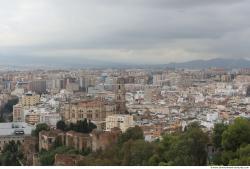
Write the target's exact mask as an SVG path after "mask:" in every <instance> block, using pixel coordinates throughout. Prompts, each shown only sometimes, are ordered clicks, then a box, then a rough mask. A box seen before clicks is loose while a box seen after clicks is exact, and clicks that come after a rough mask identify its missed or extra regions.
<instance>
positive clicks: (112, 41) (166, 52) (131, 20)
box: [0, 0, 250, 63]
mask: <svg viewBox="0 0 250 169" xmlns="http://www.w3.org/2000/svg"><path fill="white" fill-rule="evenodd" d="M249 17H250V1H249V0H0V57H1V59H3V57H12V58H15V59H17V60H22V58H24V57H25V58H27V57H28V58H30V59H34V60H35V59H36V58H39V57H44V58H59V59H63V58H69V57H72V58H74V59H77V58H81V60H82V59H83V58H88V59H97V60H106V61H114V62H116V61H117V62H135V63H168V62H182V61H187V60H194V59H209V58H217V57H231V58H232V57H234V58H239V57H242V58H248V57H250V55H249V54H250V20H249ZM79 60H80V59H79Z"/></svg>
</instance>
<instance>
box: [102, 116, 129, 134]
mask: <svg viewBox="0 0 250 169" xmlns="http://www.w3.org/2000/svg"><path fill="white" fill-rule="evenodd" d="M114 127H119V128H120V129H121V130H122V132H125V131H126V130H127V129H128V128H130V127H134V120H133V116H132V115H122V114H115V115H112V116H108V117H106V130H107V131H111V129H112V128H114Z"/></svg>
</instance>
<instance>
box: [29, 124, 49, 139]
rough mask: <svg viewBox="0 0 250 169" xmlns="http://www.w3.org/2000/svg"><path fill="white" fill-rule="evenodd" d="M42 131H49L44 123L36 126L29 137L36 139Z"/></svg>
mask: <svg viewBox="0 0 250 169" xmlns="http://www.w3.org/2000/svg"><path fill="white" fill-rule="evenodd" d="M43 130H46V131H49V130H50V128H49V126H48V125H47V124H46V123H41V124H37V125H36V129H35V130H33V131H32V133H31V135H32V136H35V137H38V136H39V133H40V131H43Z"/></svg>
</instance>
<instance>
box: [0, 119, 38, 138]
mask: <svg viewBox="0 0 250 169" xmlns="http://www.w3.org/2000/svg"><path fill="white" fill-rule="evenodd" d="M33 129H35V128H34V127H33V126H31V125H29V124H27V123H25V122H9V123H0V137H1V136H12V135H16V134H15V131H24V134H23V135H31V132H32V130H33ZM18 136H20V135H18Z"/></svg>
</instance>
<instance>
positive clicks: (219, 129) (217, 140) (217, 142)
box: [212, 123, 228, 149]
mask: <svg viewBox="0 0 250 169" xmlns="http://www.w3.org/2000/svg"><path fill="white" fill-rule="evenodd" d="M227 128H228V125H225V124H223V123H218V124H215V126H214V129H213V134H212V141H213V145H214V147H215V148H216V149H221V148H222V145H221V142H222V134H223V132H224V131H225V130H227Z"/></svg>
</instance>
